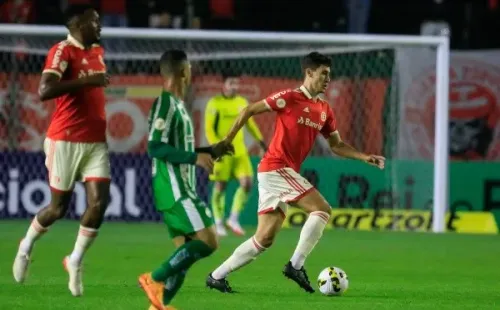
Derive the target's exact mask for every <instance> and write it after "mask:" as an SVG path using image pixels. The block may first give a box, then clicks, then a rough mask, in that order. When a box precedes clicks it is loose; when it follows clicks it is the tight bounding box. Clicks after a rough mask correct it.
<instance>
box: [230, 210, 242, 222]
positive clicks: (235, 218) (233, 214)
mask: <svg viewBox="0 0 500 310" xmlns="http://www.w3.org/2000/svg"><path fill="white" fill-rule="evenodd" d="M239 218H240V214H239V213H238V212H231V215H230V216H229V221H230V222H233V223H238V221H239Z"/></svg>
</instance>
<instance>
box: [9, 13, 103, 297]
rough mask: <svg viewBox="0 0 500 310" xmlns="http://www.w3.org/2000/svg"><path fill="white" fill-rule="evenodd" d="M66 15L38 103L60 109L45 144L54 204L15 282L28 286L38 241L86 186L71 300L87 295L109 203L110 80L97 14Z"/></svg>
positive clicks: (21, 253)
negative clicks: (91, 257)
mask: <svg viewBox="0 0 500 310" xmlns="http://www.w3.org/2000/svg"><path fill="white" fill-rule="evenodd" d="M66 13H67V14H66V26H67V28H68V29H69V35H68V37H67V39H66V40H64V41H61V42H59V43H57V44H56V45H54V46H53V47H52V48H51V49H50V50H49V52H48V55H47V58H46V62H45V67H44V69H43V72H42V77H41V80H40V86H39V95H40V99H41V100H42V101H45V100H50V99H54V100H55V104H56V108H55V112H54V114H53V116H52V120H51V122H50V126H49V128H48V131H47V137H46V140H45V143H44V150H45V154H46V161H45V164H46V166H47V170H48V179H49V185H50V188H51V201H50V204H49V205H48V206H47V207H45V208H43V209H42V210H40V212H38V214H37V215H36V216H35V218H34V219H33V221H32V223H31V225H30V227H29V229H28V232H27V233H26V235H25V237H24V238H23V239H22V241H21V243H20V245H19V249H18V252H17V254H16V258H15V261H14V266H13V274H14V279H15V280H16V281H17V282H23V281H24V280H25V277H26V272H27V269H28V265H29V262H30V259H29V257H30V255H31V252H32V249H33V245H34V243H35V241H36V240H37V239H39V238H40V237H41V236H42V235H43V234H44V233H45V232H47V230H48V229H49V227H50V226H51V225H52V224H53V223H54V222H55V221H56V220H58V219H60V218H62V217H64V215H65V214H66V211H67V210H68V207H69V203H70V200H71V196H72V192H73V188H74V185H75V182H76V181H83V182H84V184H85V189H86V193H87V202H88V207H87V210H86V211H85V213H84V214H83V216H82V218H81V221H80V229H79V232H78V236H77V239H76V243H75V246H74V249H73V252H72V253H71V254H70V255H68V256H66V257H65V258H64V260H63V263H64V267H65V268H66V270H67V272H68V274H69V285H68V287H69V289H70V291H71V294H72V295H74V296H79V295H82V294H83V285H82V268H81V266H82V260H83V256H84V254H85V252H86V251H87V250H88V248H89V247H90V246H91V244H92V242H93V241H94V239H95V238H96V236H97V233H98V229H99V227H100V226H101V223H102V221H103V218H104V212H105V211H106V207H107V204H108V200H109V187H110V164H109V154H108V148H107V145H106V115H105V110H104V105H105V96H104V88H105V87H106V86H107V85H108V84H109V76H108V75H107V74H106V65H105V63H104V59H103V57H104V50H103V48H102V47H100V46H99V45H98V44H97V43H98V41H99V39H100V31H101V25H100V22H99V15H98V14H97V12H96V10H94V9H93V8H92V7H90V6H86V5H76V6H71V7H70V8H69V9H68V11H67V12H66Z"/></svg>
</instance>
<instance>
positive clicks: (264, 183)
mask: <svg viewBox="0 0 500 310" xmlns="http://www.w3.org/2000/svg"><path fill="white" fill-rule="evenodd" d="M257 179H258V181H259V184H258V187H259V206H258V212H259V214H262V213H266V212H270V211H273V210H276V209H280V210H281V211H282V212H283V213H284V214H286V210H287V208H288V203H290V202H293V201H297V200H298V199H300V198H301V197H302V196H303V195H305V194H306V193H307V192H308V191H310V190H311V189H312V188H313V186H312V185H311V183H309V181H307V180H306V179H305V178H304V177H302V176H301V175H300V174H298V173H297V172H295V171H294V170H293V169H291V168H283V169H278V170H274V171H268V172H259V173H258V174H257Z"/></svg>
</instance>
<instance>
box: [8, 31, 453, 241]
mask: <svg viewBox="0 0 500 310" xmlns="http://www.w3.org/2000/svg"><path fill="white" fill-rule="evenodd" d="M66 35H67V29H66V28H64V27H60V26H37V25H10V24H0V52H11V53H27V54H33V55H41V56H43V55H45V53H46V52H47V48H48V47H50V45H48V44H46V43H40V42H39V41H40V40H42V41H43V40H44V38H50V39H52V40H51V43H52V44H55V43H56V42H57V40H56V39H58V40H62V39H64V37H65V36H66ZM102 37H103V40H113V41H115V42H116V44H115V45H114V46H115V48H114V49H113V50H112V51H110V52H109V53H108V52H107V56H106V59H115V60H129V61H135V60H137V61H140V60H143V59H147V60H154V59H158V57H159V55H160V54H161V48H162V46H167V45H168V44H169V45H168V46H172V47H177V46H178V47H181V48H185V49H186V50H187V51H188V54H189V56H190V58H191V59H192V60H201V61H204V60H208V61H211V60H213V61H217V60H231V59H244V58H252V59H256V58H266V59H271V61H272V59H273V58H283V57H300V55H303V54H305V53H306V52H309V51H312V50H319V51H322V52H326V53H327V54H332V55H333V54H338V53H348V52H355V53H359V52H363V51H370V50H377V49H380V50H382V49H385V48H392V47H403V48H406V47H409V48H410V47H411V48H414V47H415V48H428V49H431V50H432V51H433V53H434V54H433V55H435V65H436V66H435V68H434V70H435V74H434V76H435V85H434V86H433V87H435V112H434V113H431V114H433V116H434V120H433V122H434V125H433V128H432V132H433V134H434V137H431V140H433V142H432V143H433V144H434V148H433V155H432V156H433V159H432V160H433V167H434V169H433V178H432V180H433V193H432V198H433V199H432V201H433V202H432V213H433V215H432V231H433V232H444V231H445V230H446V227H445V226H446V225H445V221H446V212H447V210H448V195H449V193H448V191H449V187H448V183H449V180H448V164H449V153H448V143H449V138H448V111H449V103H448V88H449V62H450V48H449V38H448V37H446V36H436V37H434V36H400V35H351V34H349V35H346V34H318V33H277V32H247V31H206V30H164V29H133V28H104V29H103V31H102ZM30 40H32V41H33V42H34V43H32V44H31V43H30ZM47 40H48V39H47ZM127 41H129V44H128V45H127ZM13 42H14V43H13ZM15 42H22V43H21V44H17V43H15ZM123 42H125V43H123ZM130 42H134V44H135V42H143V43H138V44H135V45H134V44H132V43H130ZM146 42H147V43H146ZM155 42H156V43H155ZM165 42H169V43H168V44H166V43H165ZM181 43H182V44H181ZM104 44H106V43H104ZM120 44H125V45H123V46H124V50H120V48H119V47H120V46H121V45H120ZM141 44H142V45H141ZM155 44H156V45H155ZM149 46H151V51H149V50H148V48H149ZM225 47H227V48H225ZM5 61H8V60H6V59H2V62H5ZM260 65H261V66H265V64H264V63H262V64H260ZM39 69H41V68H39ZM369 69H370V68H366V69H363V68H361V69H360V70H366V71H369ZM1 70H3V69H1V68H0V71H1ZM38 72H40V70H39V71H38ZM262 95H265V94H262ZM338 117H339V118H342V116H341V115H339V116H338ZM381 126H382V125H381Z"/></svg>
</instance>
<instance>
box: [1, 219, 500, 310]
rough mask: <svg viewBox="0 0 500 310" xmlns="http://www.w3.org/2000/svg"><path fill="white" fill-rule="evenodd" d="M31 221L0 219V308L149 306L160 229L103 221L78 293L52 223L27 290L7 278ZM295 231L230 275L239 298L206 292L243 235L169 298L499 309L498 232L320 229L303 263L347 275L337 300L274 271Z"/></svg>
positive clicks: (63, 236)
mask: <svg viewBox="0 0 500 310" xmlns="http://www.w3.org/2000/svg"><path fill="white" fill-rule="evenodd" d="M28 225H29V222H28V221H0V254H1V255H0V309H16V310H17V309H51V310H59V309H61V310H62V309H75V310H76V309H92V310H94V309H98V310H100V309H113V310H118V309H127V310H129V309H130V310H132V309H133V310H136V309H137V310H138V309H147V308H148V303H147V300H146V298H145V296H144V295H143V293H142V291H141V290H140V289H139V288H138V286H137V276H138V275H139V274H140V273H142V272H144V271H150V270H152V269H153V268H155V267H156V266H157V265H158V264H160V263H161V262H163V261H164V259H165V258H166V257H167V256H168V255H169V254H170V253H171V251H172V249H173V246H172V245H171V243H170V241H169V239H168V236H167V233H166V230H165V228H164V227H163V225H161V224H125V223H105V225H104V226H103V227H102V229H101V233H100V235H99V238H98V240H97V241H96V242H95V244H94V246H93V247H92V249H91V250H90V252H89V253H88V255H87V257H86V260H85V262H84V263H85V271H84V272H85V273H84V284H85V293H84V296H83V297H80V298H74V297H72V296H71V295H70V293H69V291H68V289H67V276H66V273H65V272H64V270H63V268H62V263H61V261H62V258H63V256H64V255H66V254H68V253H69V252H70V251H71V249H72V247H73V242H74V239H75V237H76V233H77V229H78V223H77V222H60V223H57V224H56V225H55V226H54V227H53V228H52V229H51V230H50V232H49V233H48V234H47V235H46V236H44V237H43V239H41V240H40V241H39V242H38V243H37V245H36V246H35V250H34V253H33V257H32V259H33V260H34V261H33V263H32V265H31V269H30V274H29V277H28V279H27V281H26V283H25V284H23V285H19V284H16V283H15V282H14V280H13V278H12V274H11V267H12V261H13V258H14V255H15V251H16V249H17V245H18V242H19V240H20V238H21V237H22V236H23V234H24V232H25V230H26V228H27V226H28ZM298 236H299V230H297V229H289V230H283V231H282V232H281V233H280V235H279V237H278V240H277V241H276V243H275V245H274V246H273V247H272V248H271V249H269V250H268V251H267V252H266V253H264V254H263V255H262V256H261V257H259V258H258V259H257V260H256V261H255V262H254V263H252V264H251V265H249V266H247V267H245V268H244V269H242V270H240V271H238V272H236V273H234V274H233V275H232V276H231V277H230V278H229V280H230V282H231V285H232V286H233V288H234V289H235V290H237V291H239V293H238V294H231V295H229V294H221V293H219V292H217V291H210V290H208V289H207V288H206V287H205V284H204V281H205V277H206V276H207V274H208V273H209V272H210V271H211V270H212V269H214V268H215V267H216V266H217V265H218V264H219V263H221V262H222V261H223V260H224V259H225V258H226V257H227V256H228V255H229V254H230V253H231V252H232V251H233V249H234V248H235V247H236V246H237V245H238V244H239V243H240V242H242V241H243V240H244V239H243V238H238V237H233V236H231V237H227V238H225V239H223V240H222V241H221V248H220V250H219V251H218V252H217V253H215V254H214V255H213V256H211V257H209V258H208V259H205V260H203V261H201V262H199V263H197V264H196V265H195V266H194V267H193V268H192V269H191V270H190V272H189V274H188V277H187V279H186V282H185V285H184V287H183V288H182V290H181V292H180V293H179V294H178V295H177V297H176V298H175V300H174V306H176V307H178V308H179V309H181V310H184V309H193V310H202V309H238V310H243V309H259V310H265V309H273V310H277V309H287V310H293V309H297V310H299V309H300V310H303V309H475V310H478V309H499V308H500V293H499V288H500V286H499V283H500V282H499V279H500V268H499V264H500V263H499V262H500V260H499V258H500V239H499V238H498V236H473V235H458V234H442V235H433V234H419V233H386V232H345V231H331V230H330V231H325V234H324V235H323V239H322V240H321V242H320V243H319V245H318V246H317V247H316V249H315V250H314V252H313V253H312V254H311V256H310V257H309V259H308V260H307V262H306V268H307V270H308V273H309V276H310V278H312V281H314V283H315V282H316V277H317V275H318V274H319V272H320V271H321V269H322V268H324V267H327V266H329V265H333V266H338V267H340V268H342V269H344V270H345V271H346V272H347V274H348V275H349V280H350V288H349V290H348V291H347V293H346V295H344V296H342V297H330V298H329V297H324V296H322V295H321V294H320V293H318V292H316V293H315V294H307V293H305V292H303V291H302V290H301V289H299V287H298V286H297V285H296V284H295V283H293V282H291V281H290V280H287V279H285V278H284V277H283V276H282V275H281V269H282V268H283V265H284V264H285V263H286V262H287V260H288V259H289V258H290V256H291V254H292V252H293V250H294V248H295V245H296V242H297V240H298Z"/></svg>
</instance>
